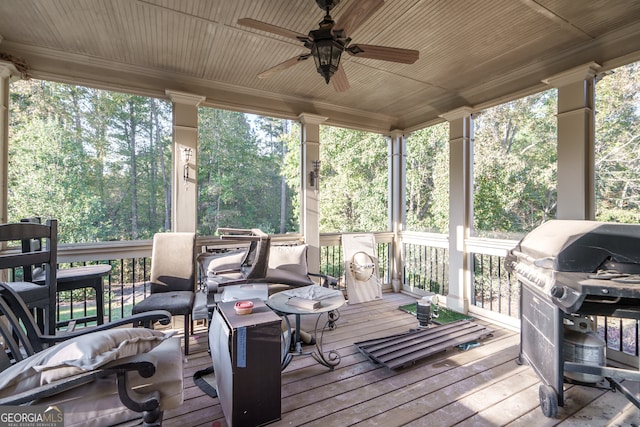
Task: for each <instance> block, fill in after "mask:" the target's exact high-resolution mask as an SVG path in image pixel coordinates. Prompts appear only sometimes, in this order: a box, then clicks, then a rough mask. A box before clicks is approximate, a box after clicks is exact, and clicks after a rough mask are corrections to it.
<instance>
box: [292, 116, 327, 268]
mask: <svg viewBox="0 0 640 427" xmlns="http://www.w3.org/2000/svg"><path fill="white" fill-rule="evenodd" d="M298 119H299V120H300V125H301V126H300V168H301V172H302V173H301V174H300V186H301V187H300V188H301V189H302V191H301V192H300V196H301V198H302V200H301V201H300V231H301V232H302V234H303V235H304V240H305V242H306V243H307V245H308V249H307V265H308V267H309V271H313V272H319V271H320V215H319V213H320V203H319V198H320V197H319V196H320V194H319V191H318V190H317V188H319V187H317V186H316V185H319V183H318V184H316V185H314V186H312V185H311V175H310V174H311V172H312V171H313V162H314V161H319V160H320V124H322V123H324V122H325V121H326V120H327V117H323V116H318V115H315V114H307V113H303V114H300V115H299V116H298ZM318 179H322V176H320V178H318Z"/></svg>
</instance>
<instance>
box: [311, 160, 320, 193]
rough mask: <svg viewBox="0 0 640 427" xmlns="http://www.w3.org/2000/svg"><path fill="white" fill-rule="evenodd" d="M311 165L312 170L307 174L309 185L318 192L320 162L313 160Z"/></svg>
mask: <svg viewBox="0 0 640 427" xmlns="http://www.w3.org/2000/svg"><path fill="white" fill-rule="evenodd" d="M311 164H312V165H313V170H312V171H311V172H309V185H311V187H313V188H315V190H316V192H318V190H319V189H320V160H313V161H312V162H311Z"/></svg>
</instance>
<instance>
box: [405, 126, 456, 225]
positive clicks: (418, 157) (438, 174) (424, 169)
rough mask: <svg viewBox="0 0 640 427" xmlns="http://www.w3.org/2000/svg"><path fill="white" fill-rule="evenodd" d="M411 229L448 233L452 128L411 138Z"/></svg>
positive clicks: (423, 131) (427, 130) (424, 131)
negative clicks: (450, 130)
mask: <svg viewBox="0 0 640 427" xmlns="http://www.w3.org/2000/svg"><path fill="white" fill-rule="evenodd" d="M406 201H407V227H406V228H407V230H412V231H432V232H437V233H448V226H449V126H448V124H446V123H442V124H438V125H435V126H431V127H428V128H425V129H421V130H419V131H417V132H414V133H412V134H411V135H410V136H409V138H408V139H407V194H406Z"/></svg>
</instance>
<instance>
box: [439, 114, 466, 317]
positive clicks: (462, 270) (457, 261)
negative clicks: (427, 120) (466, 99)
mask: <svg viewBox="0 0 640 427" xmlns="http://www.w3.org/2000/svg"><path fill="white" fill-rule="evenodd" d="M472 114H473V110H472V109H471V108H469V107H462V108H458V109H456V110H453V111H450V112H448V113H446V114H443V115H442V117H443V118H444V119H445V120H447V121H448V122H449V293H448V294H447V307H449V308H451V309H452V310H455V311H458V312H461V313H467V311H468V310H469V289H471V282H472V273H471V272H472V269H471V261H472V259H471V257H470V256H469V254H468V253H467V249H466V247H465V241H466V239H467V238H469V237H470V236H471V229H472V227H473V116H472Z"/></svg>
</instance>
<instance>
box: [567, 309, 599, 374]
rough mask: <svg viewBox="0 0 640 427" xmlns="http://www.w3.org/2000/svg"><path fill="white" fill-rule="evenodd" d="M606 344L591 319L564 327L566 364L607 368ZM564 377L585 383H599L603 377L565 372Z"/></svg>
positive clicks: (577, 320)
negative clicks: (573, 363) (572, 363)
mask: <svg viewBox="0 0 640 427" xmlns="http://www.w3.org/2000/svg"><path fill="white" fill-rule="evenodd" d="M605 351H606V343H605V342H604V340H603V339H602V338H600V336H599V335H598V334H597V333H596V332H595V325H594V323H593V321H592V320H591V319H589V318H578V319H575V321H574V322H573V323H572V324H565V325H564V344H563V353H564V361H565V362H575V363H581V364H584V365H592V366H605V361H606V359H605ZM564 376H565V377H567V378H570V379H572V380H575V381H580V382H583V383H597V382H598V381H601V380H602V379H603V378H604V377H603V376H601V375H593V374H583V373H579V372H565V373H564Z"/></svg>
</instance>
